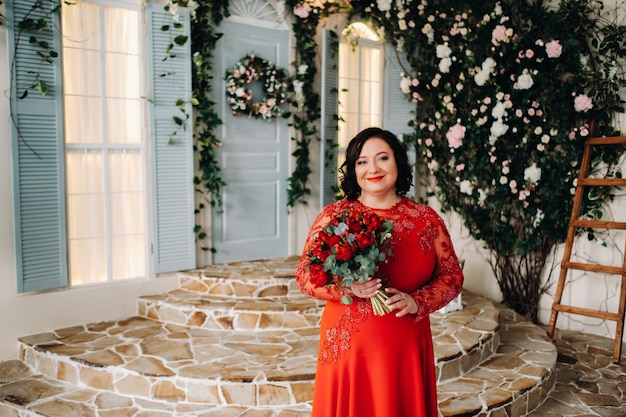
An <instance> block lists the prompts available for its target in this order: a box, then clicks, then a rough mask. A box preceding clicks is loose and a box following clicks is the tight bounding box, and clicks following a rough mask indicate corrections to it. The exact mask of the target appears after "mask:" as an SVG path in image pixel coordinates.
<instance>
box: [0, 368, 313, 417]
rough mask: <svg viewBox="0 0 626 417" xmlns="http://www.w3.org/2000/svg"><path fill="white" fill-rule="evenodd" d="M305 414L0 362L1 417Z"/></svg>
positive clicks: (305, 412) (306, 410)
mask: <svg viewBox="0 0 626 417" xmlns="http://www.w3.org/2000/svg"><path fill="white" fill-rule="evenodd" d="M243 413H246V415H250V416H263V417H308V416H310V415H311V412H310V406H309V405H307V404H300V405H295V406H275V405H268V406H265V407H262V406H260V407H242V406H210V405H207V404H204V403H170V402H163V401H149V400H145V399H142V398H139V397H135V396H132V395H120V394H117V393H114V392H110V391H106V390H102V389H94V388H89V387H88V388H84V387H79V386H78V385H75V384H70V383H67V382H62V381H59V380H56V379H53V378H49V377H47V376H45V375H42V374H37V373H35V372H34V371H33V370H32V368H30V367H29V366H28V365H26V364H24V363H23V362H21V361H18V360H13V361H7V362H1V363H0V416H2V417H30V416H32V417H41V416H45V417H125V416H137V417H200V416H202V417H210V416H214V417H217V416H222V417H226V416H240V415H242V414H243Z"/></svg>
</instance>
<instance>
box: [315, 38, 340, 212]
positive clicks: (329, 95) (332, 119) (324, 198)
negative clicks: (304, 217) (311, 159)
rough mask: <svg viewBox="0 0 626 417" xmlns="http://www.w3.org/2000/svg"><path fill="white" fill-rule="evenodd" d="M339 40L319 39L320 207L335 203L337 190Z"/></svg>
mask: <svg viewBox="0 0 626 417" xmlns="http://www.w3.org/2000/svg"><path fill="white" fill-rule="evenodd" d="M337 43H338V39H337V35H336V34H335V33H334V32H332V31H331V30H328V29H325V30H324V33H323V38H322V57H323V59H322V94H321V102H322V113H321V125H322V146H321V155H320V173H321V174H320V175H321V178H320V204H321V207H324V206H325V205H326V204H328V203H330V202H332V201H335V189H336V187H337V144H338V140H339V139H338V133H337V115H338V113H339V108H338V88H339V73H338V71H337V65H338V59H339V56H338V44H337Z"/></svg>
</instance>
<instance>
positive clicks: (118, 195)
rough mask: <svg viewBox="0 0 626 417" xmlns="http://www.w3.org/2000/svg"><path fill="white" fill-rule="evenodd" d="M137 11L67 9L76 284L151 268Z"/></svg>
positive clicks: (85, 4)
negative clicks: (148, 266)
mask: <svg viewBox="0 0 626 417" xmlns="http://www.w3.org/2000/svg"><path fill="white" fill-rule="evenodd" d="M140 17H141V16H140V13H139V11H138V10H130V9H124V8H119V7H108V6H103V5H99V4H93V3H88V2H80V3H77V4H73V5H70V6H67V5H64V6H63V10H62V27H63V35H64V36H63V82H64V86H65V87H64V114H65V118H64V123H65V124H64V128H65V143H66V170H67V176H66V177H67V212H68V233H67V234H68V240H69V245H68V246H69V258H70V259H69V262H70V282H71V285H81V284H89V283H98V282H107V281H112V280H119V279H127V278H135V277H142V276H145V274H146V237H145V218H144V212H145V210H144V199H145V192H144V188H145V187H144V180H143V173H144V168H143V159H144V157H143V152H144V150H143V142H144V132H143V130H144V129H143V125H144V114H143V112H144V108H143V107H144V106H145V102H144V100H142V98H141V95H142V93H141V86H142V79H141V74H142V73H143V71H142V67H141V62H142V56H141V51H140V40H141V32H140V28H141V24H140Z"/></svg>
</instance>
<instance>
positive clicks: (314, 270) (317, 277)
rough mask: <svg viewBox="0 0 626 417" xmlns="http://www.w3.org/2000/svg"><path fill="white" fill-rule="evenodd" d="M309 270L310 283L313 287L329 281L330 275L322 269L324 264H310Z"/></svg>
mask: <svg viewBox="0 0 626 417" xmlns="http://www.w3.org/2000/svg"><path fill="white" fill-rule="evenodd" d="M309 272H310V273H311V283H312V284H313V286H314V287H315V288H319V287H323V286H324V285H326V284H328V283H329V281H330V275H329V274H328V272H326V271H324V265H318V264H311V265H309Z"/></svg>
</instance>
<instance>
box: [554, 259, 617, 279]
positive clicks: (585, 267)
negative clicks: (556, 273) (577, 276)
mask: <svg viewBox="0 0 626 417" xmlns="http://www.w3.org/2000/svg"><path fill="white" fill-rule="evenodd" d="M561 268H566V269H579V270H581V271H592V272H601V273H605V274H614V275H622V276H625V277H626V267H618V266H609V265H595V264H583V263H580V262H568V261H564V262H561Z"/></svg>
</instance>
